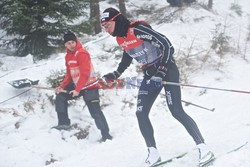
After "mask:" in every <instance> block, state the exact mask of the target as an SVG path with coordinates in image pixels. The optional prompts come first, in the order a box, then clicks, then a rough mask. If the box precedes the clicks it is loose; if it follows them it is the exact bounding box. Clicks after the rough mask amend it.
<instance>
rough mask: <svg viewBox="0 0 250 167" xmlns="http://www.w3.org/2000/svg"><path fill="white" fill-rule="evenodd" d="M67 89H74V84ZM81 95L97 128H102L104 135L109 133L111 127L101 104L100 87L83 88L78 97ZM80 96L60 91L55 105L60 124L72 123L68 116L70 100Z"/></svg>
mask: <svg viewBox="0 0 250 167" xmlns="http://www.w3.org/2000/svg"><path fill="white" fill-rule="evenodd" d="M66 90H67V91H68V92H69V91H71V90H74V84H73V83H71V84H69V85H68V86H67V87H66ZM80 96H83V99H84V101H85V103H86V105H87V107H88V109H89V112H90V115H91V117H92V118H93V119H94V120H95V124H96V126H97V128H98V129H99V130H101V133H102V136H105V135H107V134H109V127H108V124H107V121H106V118H105V116H104V114H103V112H102V110H101V106H100V100H99V92H98V89H89V90H82V91H81V92H80V94H79V96H78V97H80ZM78 97H72V95H71V94H69V93H59V94H57V95H56V101H55V105H56V112H57V116H58V124H59V125H70V119H69V116H68V100H72V99H75V98H78Z"/></svg>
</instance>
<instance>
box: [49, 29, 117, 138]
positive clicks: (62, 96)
mask: <svg viewBox="0 0 250 167" xmlns="http://www.w3.org/2000/svg"><path fill="white" fill-rule="evenodd" d="M64 45H65V47H66V50H67V54H66V57H65V60H66V61H65V65H66V75H65V78H64V80H63V81H62V82H61V84H60V86H59V87H57V88H56V93H57V96H56V101H55V105H56V107H55V108H56V112H57V116H58V125H57V126H55V127H54V128H56V129H58V130H68V129H70V119H69V117H68V103H67V101H68V100H71V99H74V98H77V97H80V96H83V99H84V101H85V103H86V105H87V106H88V109H89V112H90V115H91V116H92V118H93V119H94V120H95V123H96V126H97V128H98V129H99V130H100V131H101V134H102V139H101V141H106V140H107V139H109V140H111V139H112V136H111V135H110V134H109V127H108V124H107V121H106V118H105V116H104V114H103V112H102V111H101V107H100V103H99V102H100V100H99V92H98V89H97V88H98V84H97V83H98V81H97V79H96V76H95V73H94V68H93V65H92V63H91V59H90V55H89V53H88V52H87V50H85V49H84V48H83V47H82V44H81V43H80V42H79V41H78V40H77V38H76V36H75V35H74V33H72V32H68V33H66V34H65V35H64ZM63 90H67V91H68V92H69V93H64V92H63Z"/></svg>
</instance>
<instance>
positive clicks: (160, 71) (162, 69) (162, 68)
mask: <svg viewBox="0 0 250 167" xmlns="http://www.w3.org/2000/svg"><path fill="white" fill-rule="evenodd" d="M157 70H158V71H157V73H156V74H155V75H154V76H155V77H160V78H162V79H163V78H164V77H165V76H166V74H167V70H168V69H167V68H166V67H165V66H164V65H160V66H159V67H158V69H157Z"/></svg>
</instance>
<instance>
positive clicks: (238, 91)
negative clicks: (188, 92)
mask: <svg viewBox="0 0 250 167" xmlns="http://www.w3.org/2000/svg"><path fill="white" fill-rule="evenodd" d="M162 84H163V85H175V86H186V87H192V88H204V89H212V90H219V91H228V92H236V93H246V94H250V91H243V90H234V89H223V88H214V87H207V86H198V85H189V84H183V83H176V82H167V81H162Z"/></svg>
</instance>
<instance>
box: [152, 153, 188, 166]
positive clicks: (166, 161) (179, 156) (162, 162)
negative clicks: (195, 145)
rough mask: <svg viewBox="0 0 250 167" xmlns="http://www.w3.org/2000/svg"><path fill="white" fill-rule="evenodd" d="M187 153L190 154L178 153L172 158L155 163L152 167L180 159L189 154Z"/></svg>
mask: <svg viewBox="0 0 250 167" xmlns="http://www.w3.org/2000/svg"><path fill="white" fill-rule="evenodd" d="M187 154H188V152H185V153H182V154H180V155H177V156H174V157H172V158H170V159H168V160H165V161H161V162H159V163H157V164H155V165H153V166H152V167H161V166H162V165H165V164H167V163H170V162H172V161H173V160H175V159H180V158H182V157H184V156H185V155H187Z"/></svg>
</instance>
